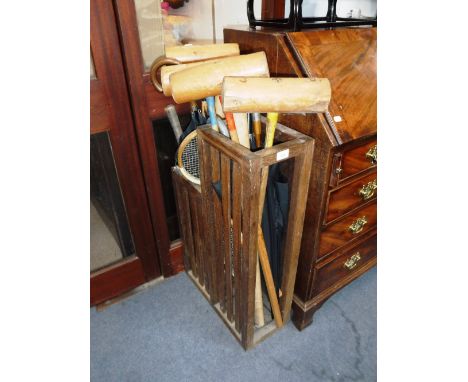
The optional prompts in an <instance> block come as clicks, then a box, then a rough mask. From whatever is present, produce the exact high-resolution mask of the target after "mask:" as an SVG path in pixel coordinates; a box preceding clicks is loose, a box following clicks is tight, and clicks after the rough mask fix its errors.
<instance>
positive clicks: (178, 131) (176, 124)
mask: <svg viewBox="0 0 468 382" xmlns="http://www.w3.org/2000/svg"><path fill="white" fill-rule="evenodd" d="M164 110H165V111H166V114H167V118H168V119H169V123H170V124H171V127H172V131H173V132H174V135H175V138H176V141H177V142H179V138H180V136H181V135H182V128H181V127H180V121H179V117H178V116H177V111H176V108H175V106H174V105H172V104H170V105H167V106H166V107H165V108H164Z"/></svg>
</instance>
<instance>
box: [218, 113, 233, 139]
mask: <svg viewBox="0 0 468 382" xmlns="http://www.w3.org/2000/svg"><path fill="white" fill-rule="evenodd" d="M216 119H217V120H218V128H219V131H220V132H221V134H223V135H224V136H225V137H227V138H230V135H229V130H228V128H227V126H226V124H225V123H224V121H223V120H222V119H221V118H219V117H216Z"/></svg>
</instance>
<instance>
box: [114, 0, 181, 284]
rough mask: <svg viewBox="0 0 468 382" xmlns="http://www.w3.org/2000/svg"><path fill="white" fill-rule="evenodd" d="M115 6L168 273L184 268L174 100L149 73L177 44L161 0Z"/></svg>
mask: <svg viewBox="0 0 468 382" xmlns="http://www.w3.org/2000/svg"><path fill="white" fill-rule="evenodd" d="M114 4H115V8H116V15H117V20H118V28H119V34H120V37H121V45H122V51H123V60H124V67H125V70H126V76H127V81H128V89H129V95H130V102H131V105H132V109H133V114H134V122H135V131H136V136H137V140H138V147H139V152H140V157H141V160H142V169H143V176H144V180H145V186H146V193H147V195H148V203H149V211H150V214H151V219H152V223H153V234H154V236H155V238H156V245H157V248H158V252H159V256H160V260H161V272H162V273H163V275H164V276H165V277H168V276H171V275H173V274H176V273H178V272H180V271H181V270H183V260H182V245H181V241H180V233H179V225H178V218H177V210H176V205H175V199H174V190H173V188H172V179H171V171H170V169H171V167H172V166H173V165H174V164H175V160H174V158H175V152H176V149H177V143H176V140H175V138H174V134H173V132H172V130H171V127H170V124H169V121H168V119H167V117H166V115H165V112H164V108H165V106H167V105H168V104H170V103H174V101H173V100H172V98H171V97H165V96H164V95H163V94H162V93H159V92H157V91H156V89H155V88H154V86H153V85H152V83H151V80H150V74H149V72H150V68H151V64H152V62H153V61H154V60H155V59H156V58H158V57H160V56H163V55H164V53H165V46H167V45H173V44H175V43H177V42H176V41H174V40H173V39H172V37H171V36H172V34H170V33H169V32H168V30H167V28H166V27H167V24H166V27H165V24H164V23H165V22H167V19H166V18H165V17H166V16H165V13H164V10H162V9H161V2H160V1H159V0H115V2H114ZM171 12H172V11H171ZM171 17H172V18H173V19H174V18H175V19H176V18H177V17H179V16H171ZM189 108H190V105H189V104H182V105H176V109H177V111H178V114H179V118H180V120H181V125H182V127H184V126H185V125H186V124H187V123H188V122H189V120H190V117H189V116H190V110H189Z"/></svg>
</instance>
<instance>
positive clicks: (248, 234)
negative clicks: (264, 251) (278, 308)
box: [241, 162, 260, 349]
mask: <svg viewBox="0 0 468 382" xmlns="http://www.w3.org/2000/svg"><path fill="white" fill-rule="evenodd" d="M248 168H249V170H248V171H247V170H246V169H243V171H242V231H243V236H242V239H243V240H242V280H241V283H242V290H241V300H242V305H243V312H242V313H243V314H242V323H241V334H242V345H243V346H244V348H246V349H247V348H250V347H251V346H252V344H253V335H254V306H255V301H254V297H255V296H254V295H255V293H254V292H255V275H256V266H257V235H256V233H257V226H258V224H259V215H258V199H257V198H256V197H252V196H253V195H258V192H259V191H260V167H259V166H258V164H257V163H252V162H250V163H249V166H248Z"/></svg>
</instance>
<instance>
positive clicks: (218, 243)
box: [207, 147, 226, 313]
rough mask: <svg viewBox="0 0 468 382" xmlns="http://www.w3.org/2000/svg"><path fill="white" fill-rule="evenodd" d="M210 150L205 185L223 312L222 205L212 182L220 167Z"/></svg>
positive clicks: (219, 175) (217, 175)
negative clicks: (210, 206) (210, 207)
mask: <svg viewBox="0 0 468 382" xmlns="http://www.w3.org/2000/svg"><path fill="white" fill-rule="evenodd" d="M210 150H211V153H210V154H211V174H212V179H211V181H212V183H211V184H208V185H207V186H208V187H209V188H211V200H212V203H213V207H214V222H213V223H214V227H213V228H214V231H215V236H214V238H215V251H214V252H213V260H214V261H215V263H216V276H217V282H218V284H217V286H218V293H219V295H218V297H219V305H220V308H221V311H222V312H223V313H225V312H226V280H225V276H224V261H223V258H224V256H223V255H224V243H223V229H222V225H223V214H222V205H221V202H220V200H219V198H218V196H217V194H216V191H215V189H214V188H213V186H212V184H213V183H216V182H218V181H220V180H221V169H220V152H219V151H218V150H216V148H214V147H210Z"/></svg>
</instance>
